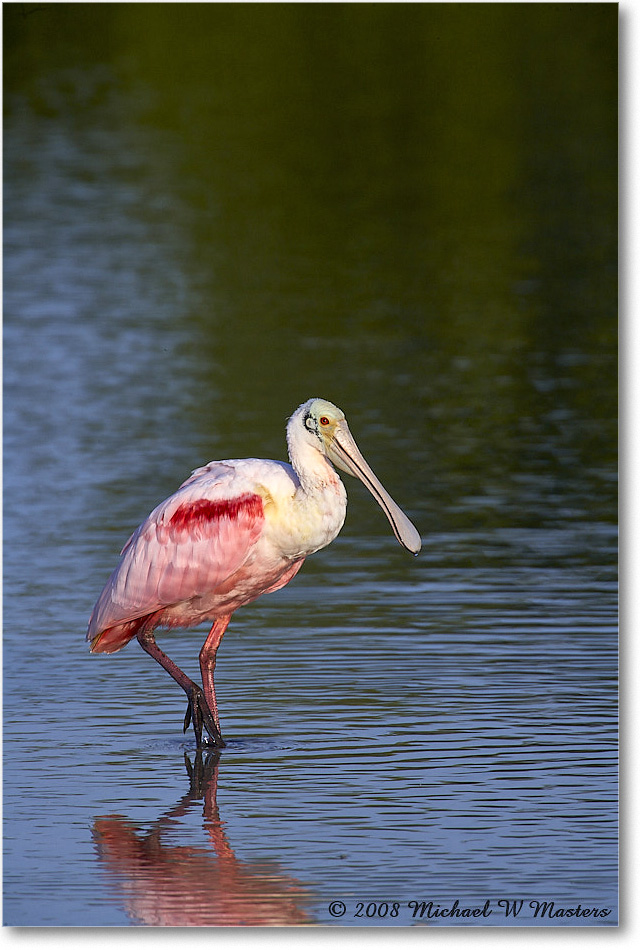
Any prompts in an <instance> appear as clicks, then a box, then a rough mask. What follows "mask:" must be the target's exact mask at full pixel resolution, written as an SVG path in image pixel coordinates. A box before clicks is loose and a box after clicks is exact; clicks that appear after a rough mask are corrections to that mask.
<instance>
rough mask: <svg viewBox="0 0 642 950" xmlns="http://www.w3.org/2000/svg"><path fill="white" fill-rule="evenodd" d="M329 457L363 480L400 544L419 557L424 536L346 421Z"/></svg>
mask: <svg viewBox="0 0 642 950" xmlns="http://www.w3.org/2000/svg"><path fill="white" fill-rule="evenodd" d="M327 453H328V458H329V459H330V461H331V462H332V463H333V464H334V465H336V466H337V468H340V469H341V471H343V472H347V473H348V475H353V476H354V477H355V478H358V479H360V481H362V482H363V484H364V485H365V486H366V488H367V489H368V490H369V491H370V492H371V494H372V495H373V496H374V498H375V499H376V500H377V501H378V502H379V504H380V505H381V507H382V508H383V510H384V511H385V513H386V515H387V517H388V521H389V522H390V525H391V527H392V530H393V531H394V533H395V537H396V539H397V541H398V542H399V544H401V545H403V547H404V548H407V550H408V551H410V552H411V553H412V554H419V551H420V550H421V537H420V535H419V532H418V531H417V529H416V528H415V526H414V524H413V523H412V521H411V520H410V519H409V518H407V517H406V515H405V514H404V513H403V511H402V510H401V508H400V507H399V505H398V504H397V503H396V501H394V499H393V498H391V497H390V495H389V494H388V492H387V491H386V489H385V488H384V487H383V485H382V484H381V482H380V481H379V479H378V478H377V476H376V475H375V473H374V472H373V471H372V469H371V468H370V466H369V465H368V463H367V462H366V460H365V459H364V457H363V455H362V454H361V452H360V451H359V448H358V446H357V443H356V442H355V441H354V439H353V437H352V433H351V432H350V429H349V428H348V424H347V422H346V421H345V419H343V420H341V422H339V423H338V424H337V425H336V427H335V430H334V433H333V438H332V440H331V442H330V444H329V445H328V448H327Z"/></svg>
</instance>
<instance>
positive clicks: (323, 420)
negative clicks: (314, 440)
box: [319, 416, 330, 426]
mask: <svg viewBox="0 0 642 950" xmlns="http://www.w3.org/2000/svg"><path fill="white" fill-rule="evenodd" d="M319 422H320V423H321V425H322V426H329V425H330V420H329V419H328V417H327V416H321V418H320V419H319Z"/></svg>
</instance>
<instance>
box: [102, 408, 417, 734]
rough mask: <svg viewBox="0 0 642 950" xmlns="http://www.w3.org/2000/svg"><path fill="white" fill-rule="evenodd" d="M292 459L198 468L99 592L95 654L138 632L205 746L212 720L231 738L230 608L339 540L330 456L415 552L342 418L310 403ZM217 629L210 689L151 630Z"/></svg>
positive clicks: (400, 516)
mask: <svg viewBox="0 0 642 950" xmlns="http://www.w3.org/2000/svg"><path fill="white" fill-rule="evenodd" d="M287 442H288V452H289V455H290V461H291V462H292V465H287V464H286V463H285V462H273V461H269V460H268V459H228V460H226V461H223V462H210V463H209V465H204V466H203V467H202V468H197V469H196V470H195V471H194V472H193V473H192V475H191V477H190V478H188V479H187V481H186V482H183V484H182V485H181V487H180V488H179V489H178V491H177V492H175V493H174V494H173V495H171V496H170V497H169V498H168V499H167V500H166V501H163V502H161V504H160V505H158V507H157V508H155V509H154V510H153V511H152V513H151V514H150V515H149V517H148V518H147V519H146V520H145V521H143V523H142V524H141V525H140V527H138V528H137V529H136V531H134V533H133V534H132V536H131V538H130V539H129V541H128V542H127V544H126V545H125V547H124V548H123V550H122V551H121V558H120V563H119V565H118V567H117V568H116V570H115V571H114V572H113V574H112V575H111V577H110V578H109V580H108V581H107V584H106V586H105V588H104V590H103V592H102V594H101V595H100V597H99V598H98V601H97V603H96V606H95V607H94V611H93V613H92V615H91V619H90V621H89V630H88V633H87V639H88V640H91V651H92V653H115V652H116V650H120V649H121V647H124V646H125V644H126V643H128V642H129V640H131V639H132V638H133V637H137V639H138V642H139V643H140V645H141V646H142V648H143V650H146V651H147V653H149V655H150V656H153V657H154V659H155V660H157V661H158V663H160V665H161V666H162V667H163V668H164V669H165V670H167V672H168V673H169V675H170V676H171V677H173V679H175V680H176V682H177V683H178V685H179V686H181V687H182V688H183V689H184V690H185V692H186V694H187V712H186V714H185V724H184V728H183V731H185V730H186V729H187V727H188V726H189V724H190V721H191V722H192V723H193V726H194V733H195V735H196V744H197V746H198V747H199V748H200V747H201V746H202V745H203V743H202V732H203V727H205V729H206V731H207V732H208V734H209V736H210V737H211V741H208V740H205V743H206V744H207V745H210V746H211V745H214V746H219V747H222V746H224V745H225V742H224V741H223V737H222V736H221V730H220V726H219V718H218V711H217V708H216V694H215V692H214V667H215V665H216V651H217V649H218V646H219V644H220V642H221V639H222V637H223V634H224V633H225V630H226V628H227V625H228V623H229V622H230V617H231V616H232V614H233V612H234V611H235V610H236V609H237V608H238V607H242V606H243V604H249V603H250V602H251V601H252V600H256V598H257V597H260V596H261V594H267V593H270V591H274V590H279V588H281V587H284V586H285V585H286V584H287V583H288V581H290V580H292V578H293V577H294V575H295V574H296V573H297V571H298V570H299V569H300V567H301V565H302V564H303V562H304V560H305V558H306V557H307V556H308V554H314V552H315V551H318V550H320V549H321V548H324V547H325V546H326V545H327V544H330V542H331V541H334V539H335V538H336V536H337V535H338V533H339V531H340V530H341V527H342V525H343V522H344V519H345V514H346V504H347V499H346V491H345V488H344V487H343V483H342V481H341V479H340V478H339V476H338V475H337V473H336V472H335V471H334V469H333V468H332V465H331V464H330V462H332V463H333V465H336V466H337V468H339V469H341V470H342V471H344V472H347V473H348V474H349V475H354V476H356V477H357V478H360V479H361V481H362V482H363V483H364V485H365V486H366V487H367V488H368V489H369V490H370V492H371V493H372V494H373V496H374V497H375V498H376V500H377V501H378V502H379V504H380V505H381V507H382V508H383V510H384V511H385V513H386V515H387V516H388V520H389V521H390V524H391V526H392V530H393V531H394V533H395V536H396V538H397V540H398V541H399V543H400V544H402V545H403V546H404V547H405V548H407V549H408V550H409V551H411V552H412V553H413V554H418V553H419V550H420V548H421V538H420V537H419V533H418V531H417V529H416V528H415V526H414V525H413V524H412V523H411V522H410V521H409V520H408V518H407V517H406V516H405V514H404V513H403V511H401V509H400V508H399V507H398V505H396V504H395V502H394V501H393V500H392V498H391V497H390V495H389V494H388V492H387V491H386V490H385V488H384V487H383V485H382V484H381V482H380V481H379V479H378V478H377V477H376V475H375V474H374V472H373V471H372V469H371V468H370V466H369V465H368V463H367V462H366V460H365V459H364V457H363V456H362V454H361V452H360V451H359V449H358V448H357V445H356V442H355V441H354V439H353V438H352V435H351V434H350V430H349V428H348V423H347V422H346V419H345V416H344V414H343V413H342V412H341V410H340V409H338V408H337V407H336V406H334V405H333V404H332V403H331V402H327V401H326V400H325V399H309V400H308V401H307V402H305V403H303V405H302V406H299V408H298V409H297V410H296V412H295V413H294V414H293V415H292V417H291V418H290V420H289V422H288V427H287ZM204 621H208V622H212V621H213V625H212V629H211V630H210V632H209V634H208V637H207V639H206V641H205V643H204V644H203V648H202V650H201V652H200V657H199V659H200V666H201V674H202V679H203V689H201V687H200V686H197V684H196V683H194V682H192V680H191V679H190V678H189V677H188V676H186V675H185V673H183V671H182V670H180V669H179V668H178V666H177V665H176V664H175V663H174V662H173V661H172V660H171V659H170V658H169V657H168V656H167V655H166V654H165V653H163V651H162V650H161V649H160V647H159V646H158V645H157V643H156V640H155V639H154V630H155V628H156V627H192V626H195V625H196V624H199V623H203V622H204Z"/></svg>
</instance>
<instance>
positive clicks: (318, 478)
mask: <svg viewBox="0 0 642 950" xmlns="http://www.w3.org/2000/svg"><path fill="white" fill-rule="evenodd" d="M287 442H288V454H289V456H290V462H291V463H292V468H293V469H294V471H295V472H296V474H297V478H298V479H299V483H300V485H301V488H302V490H303V492H304V493H305V494H311V493H316V492H319V491H322V490H323V489H324V488H325V487H328V486H330V487H332V488H333V489H334V490H335V491H336V488H337V487H338V485H342V482H341V479H340V478H339V476H338V475H337V473H336V472H335V470H334V468H333V467H332V465H331V464H330V462H329V461H328V459H327V458H326V457H325V455H324V454H323V452H322V451H321V450H320V449H317V448H316V447H315V446H314V445H311V444H310V442H309V440H308V437H307V436H306V433H305V432H304V431H302V430H301V428H300V426H296V427H295V426H288V432H287Z"/></svg>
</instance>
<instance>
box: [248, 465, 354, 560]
mask: <svg viewBox="0 0 642 950" xmlns="http://www.w3.org/2000/svg"><path fill="white" fill-rule="evenodd" d="M346 504H347V499H346V492H345V488H344V487H343V483H342V482H341V480H340V479H339V478H337V479H336V481H335V482H334V483H330V484H328V485H324V486H322V487H320V488H319V489H318V490H317V491H315V492H305V491H303V489H301V488H300V489H298V490H297V491H296V492H295V493H294V495H292V496H290V497H289V498H283V497H282V498H280V499H273V500H272V501H271V502H270V501H268V502H267V503H266V504H265V519H266V525H265V528H266V536H267V538H268V539H269V540H270V541H271V543H272V544H274V545H275V547H276V548H277V550H278V551H279V552H280V553H281V554H283V555H284V556H285V557H288V558H296V557H307V556H308V555H309V554H314V552H315V551H319V550H320V549H321V548H324V547H325V546H326V545H328V544H330V542H331V541H334V539H335V538H336V536H337V535H338V533H339V531H340V530H341V528H342V526H343V522H344V521H345V516H346Z"/></svg>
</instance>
